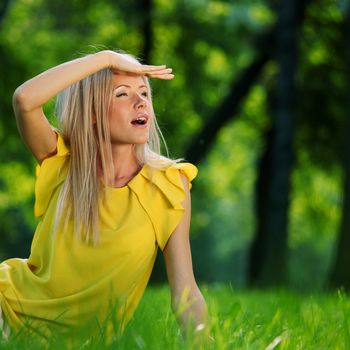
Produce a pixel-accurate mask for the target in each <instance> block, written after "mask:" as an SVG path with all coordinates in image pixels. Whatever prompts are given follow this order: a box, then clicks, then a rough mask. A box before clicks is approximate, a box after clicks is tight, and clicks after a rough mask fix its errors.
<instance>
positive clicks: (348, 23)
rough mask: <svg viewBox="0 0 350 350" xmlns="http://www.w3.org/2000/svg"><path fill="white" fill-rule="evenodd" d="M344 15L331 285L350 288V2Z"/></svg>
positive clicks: (347, 3)
mask: <svg viewBox="0 0 350 350" xmlns="http://www.w3.org/2000/svg"><path fill="white" fill-rule="evenodd" d="M344 12H345V16H344V24H343V25H344V29H343V40H344V44H345V45H344V46H345V57H346V62H347V66H346V68H347V71H346V75H345V76H346V77H347V81H348V86H347V95H348V98H347V109H346V111H345V113H346V129H345V135H346V139H345V140H344V141H345V142H344V143H345V147H344V150H343V167H344V187H343V206H342V219H341V226H340V231H339V238H338V242H337V249H336V252H335V259H334V265H333V268H332V271H331V274H330V281H329V285H330V286H331V287H333V288H340V287H344V288H345V289H347V290H350V269H349V266H350V254H349V251H350V214H349V213H350V142H349V139H348V135H350V41H349V37H350V2H349V1H347V2H346V8H345V11H344Z"/></svg>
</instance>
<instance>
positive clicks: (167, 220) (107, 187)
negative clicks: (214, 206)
mask: <svg viewBox="0 0 350 350" xmlns="http://www.w3.org/2000/svg"><path fill="white" fill-rule="evenodd" d="M173 77H174V75H173V74H172V70H171V69H168V68H166V67H165V66H148V65H142V64H140V63H139V62H138V61H137V60H136V59H135V58H133V57H132V56H130V55H127V54H122V53H118V52H114V51H109V50H105V51H100V52H97V53H95V54H91V55H88V56H85V57H82V58H79V59H76V60H73V61H70V62H66V63H64V64H61V65H59V66H56V67H54V68H51V69H49V70H47V71H45V72H44V73H42V74H40V75H38V76H36V77H34V78H33V79H31V80H29V81H27V82H25V83H24V84H23V85H21V86H20V87H18V88H17V89H16V91H15V93H14V97H13V106H14V111H15V115H16V120H17V125H18V129H19V132H20V134H21V136H22V138H23V140H24V142H25V144H26V145H27V146H28V148H29V149H30V151H31V152H32V153H33V155H34V157H35V158H36V160H37V162H38V167H37V180H36V186H35V206H34V212H35V215H36V216H37V217H38V218H40V222H39V224H38V227H37V229H36V232H35V235H34V238H33V242H32V246H31V253H30V256H29V258H28V259H9V260H7V261H4V262H3V263H2V264H0V306H1V311H2V313H1V314H2V318H3V323H4V325H3V329H5V330H6V331H7V332H8V331H9V332H11V333H12V332H14V333H16V332H17V331H19V330H22V329H23V327H24V328H25V330H27V331H29V332H33V333H35V334H39V335H42V336H44V337H50V336H51V335H52V334H60V333H61V332H63V333H65V332H66V333H67V334H69V332H75V331H76V330H78V329H79V330H80V329H82V328H84V327H85V329H88V330H89V334H93V333H94V332H95V333H97V332H101V328H102V329H103V327H106V328H107V332H109V334H110V333H111V330H112V333H113V332H116V333H118V332H120V331H122V330H123V329H124V327H125V325H126V323H127V322H128V320H129V319H130V317H131V316H132V314H133V312H134V310H135V308H136V307H137V305H138V303H139V301H140V298H141V296H142V294H143V292H144V290H145V287H146V285H147V282H148V279H149V276H150V274H151V270H152V267H153V264H154V260H155V257H156V252H157V248H158V247H159V248H160V249H161V250H162V251H163V253H164V257H165V262H166V269H167V275H168V280H169V284H170V288H171V306H172V309H173V310H174V312H175V313H176V316H177V318H178V321H179V323H180V326H181V328H182V330H184V333H186V330H187V329H193V328H194V329H197V330H198V329H202V328H203V327H205V325H206V323H207V311H206V304H205V301H204V299H203V296H202V294H201V292H200V290H199V288H198V287H197V284H196V281H195V278H194V275H193V269H192V262H191V253H190V244H189V227H190V210H191V208H190V187H191V180H192V179H193V178H194V177H195V176H196V174H197V169H196V168H195V167H194V166H193V165H192V164H189V163H179V162H177V161H175V160H171V159H169V158H167V157H164V156H161V155H160V145H159V137H160V136H161V133H160V130H159V128H158V126H157V122H156V118H155V115H154V112H153V107H152V99H151V89H150V85H149V81H148V78H158V79H163V80H170V79H173ZM57 94H58V98H57V116H58V118H59V125H60V126H59V129H58V130H56V129H54V128H53V127H52V126H51V125H50V124H49V122H48V120H47V119H46V117H45V115H44V112H43V105H44V104H45V103H46V102H48V101H49V100H50V99H51V98H53V97H54V96H56V95H57ZM179 310H181V312H179ZM116 326H117V329H115V327H116ZM113 327H114V328H113ZM56 332H57V333H56ZM91 332H92V333H91Z"/></svg>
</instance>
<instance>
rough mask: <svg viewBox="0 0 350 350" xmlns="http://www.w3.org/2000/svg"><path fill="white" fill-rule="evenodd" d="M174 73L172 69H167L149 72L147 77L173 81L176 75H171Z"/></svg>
mask: <svg viewBox="0 0 350 350" xmlns="http://www.w3.org/2000/svg"><path fill="white" fill-rule="evenodd" d="M172 71H173V70H172V69H171V68H165V69H161V70H157V71H152V72H148V73H146V74H145V75H146V76H147V77H149V78H155V79H162V80H171V79H173V78H174V77H175V75H174V74H171V73H172Z"/></svg>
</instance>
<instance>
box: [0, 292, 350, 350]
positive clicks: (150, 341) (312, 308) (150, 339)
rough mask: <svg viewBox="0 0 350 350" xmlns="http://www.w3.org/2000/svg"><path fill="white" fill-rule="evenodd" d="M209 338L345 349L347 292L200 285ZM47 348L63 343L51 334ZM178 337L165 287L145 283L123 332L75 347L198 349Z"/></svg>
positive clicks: (221, 345)
mask: <svg viewBox="0 0 350 350" xmlns="http://www.w3.org/2000/svg"><path fill="white" fill-rule="evenodd" d="M201 289H202V292H203V294H204V296H205V298H206V300H207V304H208V307H209V312H210V334H211V337H212V338H213V339H212V340H211V341H210V344H209V345H205V346H203V349H204V348H205V349H220V350H221V349H249V350H254V349H259V350H260V349H263V350H264V349H266V350H272V349H278V350H282V349H291V350H298V349H317V350H322V349H330V350H338V349H339V350H340V349H350V334H349V332H350V328H349V323H348V319H349V316H350V298H349V297H348V296H347V295H346V294H345V293H342V292H338V293H332V294H314V295H310V294H308V295H306V294H298V293H295V292H291V291H283V290H277V291H276V290H271V291H241V290H240V291H238V290H233V289H231V288H230V287H228V286H224V285H210V286H202V288H201ZM48 348H49V349H56V348H57V349H64V348H67V347H66V346H65V344H64V342H61V343H58V342H57V339H56V340H53V341H52V342H51V343H50V344H49V346H48ZM199 348H200V346H199V345H198V344H197V343H194V341H193V339H192V338H191V337H189V338H188V339H187V340H183V339H182V337H181V335H180V333H179V328H178V326H177V324H176V321H175V318H174V316H173V314H172V312H171V310H170V297H169V289H168V287H167V286H164V287H148V289H147V291H146V293H145V295H144V298H143V299H142V301H141V304H140V305H139V307H138V309H137V311H136V313H135V315H134V317H133V319H132V320H131V321H130V323H129V324H128V326H127V328H126V330H125V332H124V334H123V336H122V337H120V338H118V339H116V340H115V341H114V342H113V344H110V345H109V346H107V345H105V344H104V339H103V338H102V339H98V340H96V339H94V340H91V341H87V342H85V343H84V344H82V346H81V347H80V349H84V350H85V349H87V350H90V349H128V350H130V349H152V350H156V349H162V350H163V349H167V350H168V349H199ZM1 349H38V344H35V342H33V340H31V339H24V340H23V339H22V340H21V342H19V341H18V340H16V339H10V341H9V342H7V343H3V344H2V346H1Z"/></svg>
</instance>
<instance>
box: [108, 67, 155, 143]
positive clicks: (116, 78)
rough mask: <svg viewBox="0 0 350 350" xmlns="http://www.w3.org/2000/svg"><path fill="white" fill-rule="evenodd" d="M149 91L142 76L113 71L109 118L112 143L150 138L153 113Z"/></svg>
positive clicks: (135, 141)
mask: <svg viewBox="0 0 350 350" xmlns="http://www.w3.org/2000/svg"><path fill="white" fill-rule="evenodd" d="M151 103H152V102H151V100H150V92H149V91H148V88H147V86H146V84H145V82H144V81H143V79H142V77H141V76H139V75H133V74H127V75H124V74H113V94H112V100H111V102H110V104H109V110H108V118H109V129H110V134H111V142H112V144H143V143H146V142H147V140H148V137H149V125H150V122H151V118H152V116H153V113H152V110H153V109H152V105H151Z"/></svg>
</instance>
